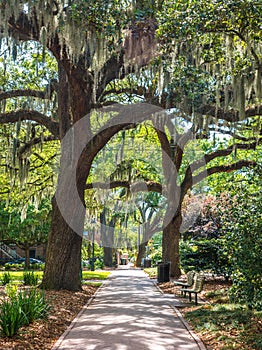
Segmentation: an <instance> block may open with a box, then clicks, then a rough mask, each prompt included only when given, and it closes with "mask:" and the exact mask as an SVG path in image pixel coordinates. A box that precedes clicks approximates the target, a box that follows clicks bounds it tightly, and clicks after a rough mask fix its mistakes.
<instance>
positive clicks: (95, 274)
mask: <svg viewBox="0 0 262 350" xmlns="http://www.w3.org/2000/svg"><path fill="white" fill-rule="evenodd" d="M109 275H110V272H109V271H83V272H82V277H83V280H105V279H107V277H108V276H109Z"/></svg>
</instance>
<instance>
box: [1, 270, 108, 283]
mask: <svg viewBox="0 0 262 350" xmlns="http://www.w3.org/2000/svg"><path fill="white" fill-rule="evenodd" d="M8 272H9V273H10V276H11V278H12V280H11V282H12V283H20V282H23V275H24V271H0V281H1V280H2V277H3V274H4V273H8ZM30 272H33V273H34V274H35V275H37V276H38V278H39V280H41V279H42V277H43V271H35V270H30ZM109 275H110V272H108V271H83V280H105V279H106V278H107V277H108V276H109Z"/></svg>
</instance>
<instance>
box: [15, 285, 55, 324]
mask: <svg viewBox="0 0 262 350" xmlns="http://www.w3.org/2000/svg"><path fill="white" fill-rule="evenodd" d="M17 300H18V303H19V304H20V305H21V306H22V310H23V312H24V313H25V315H26V320H25V324H29V323H31V322H32V321H33V320H35V319H39V318H45V317H46V316H47V314H48V311H49V309H50V305H49V304H48V303H47V302H46V300H45V296H44V292H39V291H38V290H36V289H31V290H29V291H28V290H26V291H23V292H20V293H18V294H17Z"/></svg>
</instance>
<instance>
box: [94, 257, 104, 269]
mask: <svg viewBox="0 0 262 350" xmlns="http://www.w3.org/2000/svg"><path fill="white" fill-rule="evenodd" d="M104 266H105V265H104V261H103V260H100V259H97V260H96V261H95V269H103V268H104Z"/></svg>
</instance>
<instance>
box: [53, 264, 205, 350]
mask: <svg viewBox="0 0 262 350" xmlns="http://www.w3.org/2000/svg"><path fill="white" fill-rule="evenodd" d="M171 299H172V300H175V298H174V297H173V296H170V297H167V298H166V297H165V295H163V294H161V293H160V292H159V291H158V289H157V288H156V286H155V285H154V284H153V283H152V281H151V280H150V279H149V278H148V277H147V276H146V275H145V274H144V272H143V271H141V270H138V269H131V270H129V269H123V270H116V271H113V272H112V273H111V275H110V278H109V279H108V280H107V281H106V282H105V284H104V285H103V287H102V288H101V289H100V290H99V291H98V293H97V294H96V297H95V299H94V300H93V302H91V303H90V305H89V306H87V307H85V308H84V310H83V312H82V314H81V315H80V316H79V317H78V318H77V319H76V320H75V322H74V323H73V324H72V326H71V329H70V330H69V332H67V333H66V334H65V335H64V336H63V337H62V338H60V340H59V341H58V342H57V344H56V346H55V347H54V348H53V350H58V349H59V350H102V349H103V350H171V349H172V350H199V349H205V347H204V345H203V344H202V343H201V342H200V341H199V339H198V338H197V337H196V340H195V336H194V335H193V333H191V332H189V331H188V330H187V328H186V327H185V326H184V324H183V322H182V321H181V318H180V317H179V316H178V315H177V313H176V312H175V311H174V310H173V308H171V307H170V300H171ZM192 335H193V336H192Z"/></svg>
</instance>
